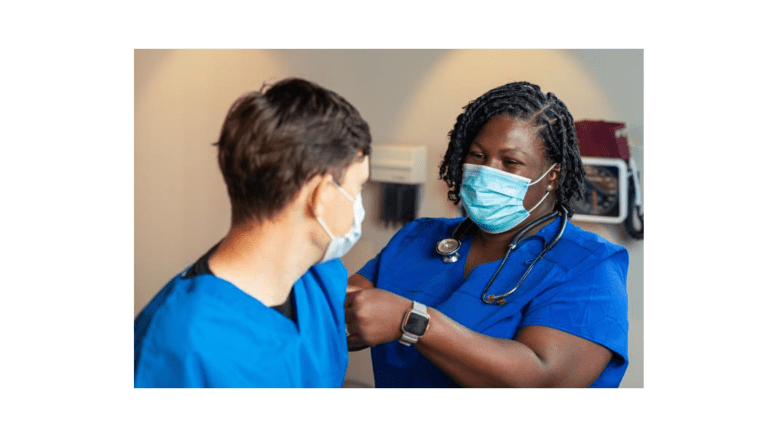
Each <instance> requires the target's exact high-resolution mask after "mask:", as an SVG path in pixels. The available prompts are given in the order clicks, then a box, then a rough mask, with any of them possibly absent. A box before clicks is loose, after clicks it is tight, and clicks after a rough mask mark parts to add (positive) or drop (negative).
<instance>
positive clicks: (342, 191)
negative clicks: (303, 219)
mask: <svg viewBox="0 0 777 437" xmlns="http://www.w3.org/2000/svg"><path fill="white" fill-rule="evenodd" d="M331 182H332V183H333V184H334V185H335V188H337V189H338V190H340V192H341V193H343V195H344V196H345V197H346V198H347V199H348V200H350V201H351V203H356V199H354V198H353V197H351V195H350V194H348V192H347V191H345V188H343V187H341V186H340V184H338V183H337V182H335V181H331ZM316 221H318V224H320V225H321V227H322V228H324V232H326V234H327V235H328V236H329V239H330V240H331V241H334V239H335V235H334V234H333V233H332V231H330V230H329V227H328V226H327V225H326V223H324V221H323V220H322V219H321V217H318V216H316Z"/></svg>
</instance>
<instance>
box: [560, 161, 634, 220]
mask: <svg viewBox="0 0 777 437" xmlns="http://www.w3.org/2000/svg"><path fill="white" fill-rule="evenodd" d="M582 159H583V167H584V169H585V184H584V185H585V186H584V190H585V192H584V194H583V200H582V201H580V200H578V199H574V201H573V202H572V207H573V208H574V211H575V214H574V216H572V218H571V219H572V220H575V221H581V222H598V223H621V222H623V221H624V220H625V219H626V215H627V214H628V208H629V205H628V203H629V202H628V186H629V184H628V179H627V177H628V174H629V170H628V167H627V165H626V161H624V160H623V159H620V158H594V157H585V156H584V157H582Z"/></svg>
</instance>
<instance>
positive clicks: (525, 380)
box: [415, 308, 547, 387]
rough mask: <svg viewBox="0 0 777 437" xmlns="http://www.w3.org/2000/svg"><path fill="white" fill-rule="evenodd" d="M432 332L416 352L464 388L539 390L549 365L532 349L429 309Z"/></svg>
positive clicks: (425, 336)
mask: <svg viewBox="0 0 777 437" xmlns="http://www.w3.org/2000/svg"><path fill="white" fill-rule="evenodd" d="M429 317H430V321H429V329H428V330H427V332H426V334H424V336H423V337H421V339H420V340H419V341H418V343H416V345H415V347H416V349H417V350H418V351H419V352H420V353H421V354H423V355H424V356H425V357H426V358H427V359H428V360H429V361H431V362H432V363H434V364H435V365H436V366H437V367H439V368H440V370H442V371H443V372H445V373H446V374H447V375H448V376H450V377H451V378H452V379H453V380H454V381H456V382H457V383H458V384H460V385H461V386H464V387H538V386H543V385H545V382H546V381H545V380H546V379H547V378H546V377H545V376H546V375H545V373H546V372H545V364H544V363H543V361H542V360H541V359H540V357H539V356H537V354H536V353H535V352H534V351H533V350H532V349H531V348H529V347H528V346H526V345H524V344H522V343H519V342H517V341H515V340H510V339H502V338H494V337H489V336H486V335H483V334H479V333H477V332H474V331H472V330H470V329H467V328H465V327H464V326H462V325H460V324H459V323H457V322H455V321H453V320H452V319H450V318H449V317H447V316H445V315H444V314H442V313H441V312H439V311H437V310H435V309H432V308H429Z"/></svg>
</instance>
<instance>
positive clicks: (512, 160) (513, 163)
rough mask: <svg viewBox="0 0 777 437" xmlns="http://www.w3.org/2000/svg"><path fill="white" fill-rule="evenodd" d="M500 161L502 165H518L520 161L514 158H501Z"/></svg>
mask: <svg viewBox="0 0 777 437" xmlns="http://www.w3.org/2000/svg"><path fill="white" fill-rule="evenodd" d="M502 163H503V164H504V165H518V164H520V162H518V161H516V160H514V159H503V160H502Z"/></svg>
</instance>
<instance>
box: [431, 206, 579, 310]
mask: <svg viewBox="0 0 777 437" xmlns="http://www.w3.org/2000/svg"><path fill="white" fill-rule="evenodd" d="M561 209H562V210H563V212H560V211H553V212H552V213H550V214H546V215H544V216H542V217H540V218H538V219H536V220H533V221H531V222H530V223H529V224H528V225H526V227H525V228H523V229H522V230H521V232H519V233H518V234H517V235H516V236H515V237H513V239H512V241H511V242H510V246H508V248H507V253H505V256H504V257H503V258H502V263H501V264H499V267H498V268H497V269H496V272H495V273H494V274H493V275H492V276H491V280H490V281H488V284H486V287H485V288H484V289H483V293H482V294H481V296H480V298H481V299H482V300H483V302H485V303H488V304H491V303H496V304H498V305H504V304H505V299H506V298H507V296H509V295H511V294H513V293H515V291H516V290H518V288H519V287H520V286H521V284H523V281H524V280H525V279H526V277H527V276H529V272H531V271H532V269H533V268H534V265H535V264H537V262H538V261H539V260H541V259H542V258H543V257H545V254H546V253H547V252H548V251H549V250H550V249H552V248H553V246H555V245H556V243H558V240H560V239H561V236H562V235H563V234H564V229H566V226H567V219H568V217H567V210H566V209H564V208H563V207H561ZM558 216H561V226H559V230H558V232H557V233H556V236H555V237H553V240H551V242H550V243H547V244H545V247H544V248H543V249H542V252H541V253H540V255H539V256H538V257H537V258H535V259H534V260H533V261H532V263H531V265H529V268H528V269H526V272H525V273H524V274H523V276H522V277H521V279H520V280H519V281H518V284H517V285H516V286H515V287H513V288H512V289H511V290H510V291H508V292H507V293H504V294H500V295H493V294H489V295H486V293H487V292H488V289H489V288H490V287H491V283H493V282H494V279H496V277H497V275H499V272H500V271H502V267H503V266H504V265H505V263H506V262H507V258H508V257H509V256H510V253H511V252H512V251H513V250H515V248H516V247H518V243H520V241H521V239H522V238H523V237H524V236H525V235H526V234H527V233H529V232H530V231H531V230H533V229H535V228H536V227H538V226H540V225H542V224H544V223H546V222H548V221H550V220H553V219H555V218H556V217H558ZM472 226H474V223H473V222H472V220H470V219H466V220H464V221H463V222H461V223H459V225H458V226H456V229H455V230H454V231H453V236H452V237H450V238H445V239H442V240H440V241H439V242H437V247H436V250H437V253H438V254H439V255H440V256H442V260H443V261H444V262H446V263H455V262H456V261H458V259H459V253H458V250H459V248H460V247H461V240H462V239H464V237H465V236H466V235H468V234H469V231H470V229H471V228H472Z"/></svg>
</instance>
